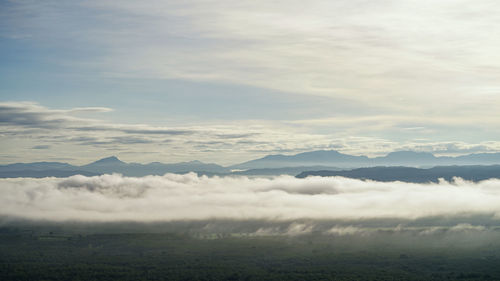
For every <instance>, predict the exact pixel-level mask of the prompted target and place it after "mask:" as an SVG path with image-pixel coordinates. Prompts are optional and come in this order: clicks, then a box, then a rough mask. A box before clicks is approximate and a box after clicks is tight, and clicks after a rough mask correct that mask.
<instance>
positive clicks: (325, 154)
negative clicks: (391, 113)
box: [0, 150, 500, 178]
mask: <svg viewBox="0 0 500 281" xmlns="http://www.w3.org/2000/svg"><path fill="white" fill-rule="evenodd" d="M494 164H498V165H500V153H478V154H469V155H463V156H457V157H436V156H434V155H433V154H432V153H427V152H414V151H396V152H391V153H389V154H387V155H386V156H382V157H374V158H370V157H367V156H355V155H349V154H344V153H340V152H338V151H335V150H318V151H311V152H304V153H299V154H295V155H268V156H265V157H263V158H259V159H255V160H251V161H247V162H244V163H241V164H237V165H233V166H229V167H223V166H220V165H217V164H213V163H203V162H200V161H196V160H195V161H190V162H181V163H171V164H164V163H160V162H152V163H149V164H139V163H126V162H123V161H121V160H120V159H118V158H117V157H116V156H111V157H106V158H103V159H100V160H97V161H95V162H92V163H89V164H86V165H82V166H74V165H70V164H68V163H61V162H34V163H15V164H8V165H0V177H3V178H5V177H45V176H55V177H64V176H68V175H74V174H82V175H101V174H110V173H120V174H123V175H125V176H137V177H140V176H145V175H163V174H165V173H187V172H196V173H198V174H204V175H249V176H258V175H282V174H288V175H297V174H299V173H301V172H304V171H319V170H345V169H354V168H361V167H379V166H405V167H416V168H422V167H434V166H452V165H494Z"/></svg>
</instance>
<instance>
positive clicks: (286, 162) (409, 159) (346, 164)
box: [229, 150, 500, 169]
mask: <svg viewBox="0 0 500 281" xmlns="http://www.w3.org/2000/svg"><path fill="white" fill-rule="evenodd" d="M491 164H500V153H480V154H469V155H463V156H457V157H448V156H441V157H436V156H434V155H433V154H432V153H428V152H415V151H396V152H391V153H389V154H387V155H386V156H382V157H374V158H369V157H367V156H354V155H349V154H343V153H340V152H338V151H335V150H318V151H312V152H305V153H299V154H295V155H268V156H266V157H263V158H260V159H255V160H251V161H247V162H244V163H241V164H237V165H233V166H231V167H229V168H231V169H274V168H282V167H299V166H316V165H321V166H333V167H339V168H358V167H376V166H409V167H432V166H438V165H491Z"/></svg>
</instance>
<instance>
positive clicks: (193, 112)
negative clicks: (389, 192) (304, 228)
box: [0, 0, 500, 165]
mask: <svg viewBox="0 0 500 281" xmlns="http://www.w3.org/2000/svg"><path fill="white" fill-rule="evenodd" d="M499 19H500V4H499V3H498V1H489V0H484V1H466V0H438V1H436V0H434V1H426V0H421V1H410V0H398V1H389V0H387V1H386V0H372V1H366V0H363V1H362V0H311V1H307V2H304V1H294V0H288V1H284V0H276V1H259V0H257V1H255V0H253V1H246V0H242V1H225V0H218V1H212V0H185V1H154V0H152V1H132V0H123V1H109V0H108V1H107V0H88V1H51V0H47V1H35V0H26V1H25V0H12V1H6V0H0V147H1V149H0V163H13V162H33V161H63V162H69V163H72V164H84V163H88V162H91V161H94V160H96V159H99V158H103V157H106V156H110V155H116V156H118V157H119V158H120V159H122V160H124V161H127V162H140V163H148V162H152V161H160V162H165V163H170V162H179V161H190V160H195V159H197V160H201V161H205V162H215V163H218V164H223V165H228V164H235V163H238V162H243V161H246V160H250V159H254V158H258V157H262V156H265V155H267V154H293V153H299V152H304V151H311V150H318V149H335V150H338V151H340V152H344V153H349V154H355V155H369V156H378V155H384V154H386V153H388V152H391V151H395V150H415V151H428V152H433V153H435V154H437V155H460V154H467V153H476V152H498V151H500V141H498V139H499V136H500V118H499V117H498V109H499V108H500V79H498V77H500V53H499V52H498V50H499V49H500V20H499Z"/></svg>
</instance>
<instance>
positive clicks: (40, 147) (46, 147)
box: [31, 145, 50, 149]
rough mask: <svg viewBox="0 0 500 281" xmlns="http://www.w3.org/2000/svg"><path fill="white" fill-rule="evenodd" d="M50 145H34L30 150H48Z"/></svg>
mask: <svg viewBox="0 0 500 281" xmlns="http://www.w3.org/2000/svg"><path fill="white" fill-rule="evenodd" d="M49 148H50V145H35V146H33V147H32V148H31V149H49Z"/></svg>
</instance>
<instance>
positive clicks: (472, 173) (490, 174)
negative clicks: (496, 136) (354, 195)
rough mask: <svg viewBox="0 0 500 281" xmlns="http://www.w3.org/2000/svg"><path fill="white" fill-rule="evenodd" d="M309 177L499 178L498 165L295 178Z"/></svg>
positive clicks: (326, 173) (416, 180) (419, 180)
mask: <svg viewBox="0 0 500 281" xmlns="http://www.w3.org/2000/svg"><path fill="white" fill-rule="evenodd" d="M309 176H322V177H333V176H341V177H347V178H355V179H363V180H374V181H402V182H413V183H425V182H438V181H439V179H440V178H442V179H445V180H447V181H450V180H452V179H453V178H454V177H460V178H462V179H464V180H469V181H482V180H486V179H491V178H500V165H491V166H438V167H434V168H428V169H419V168H412V167H371V168H358V169H353V170H343V171H309V172H302V173H300V174H299V175H297V178H306V177H309Z"/></svg>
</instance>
